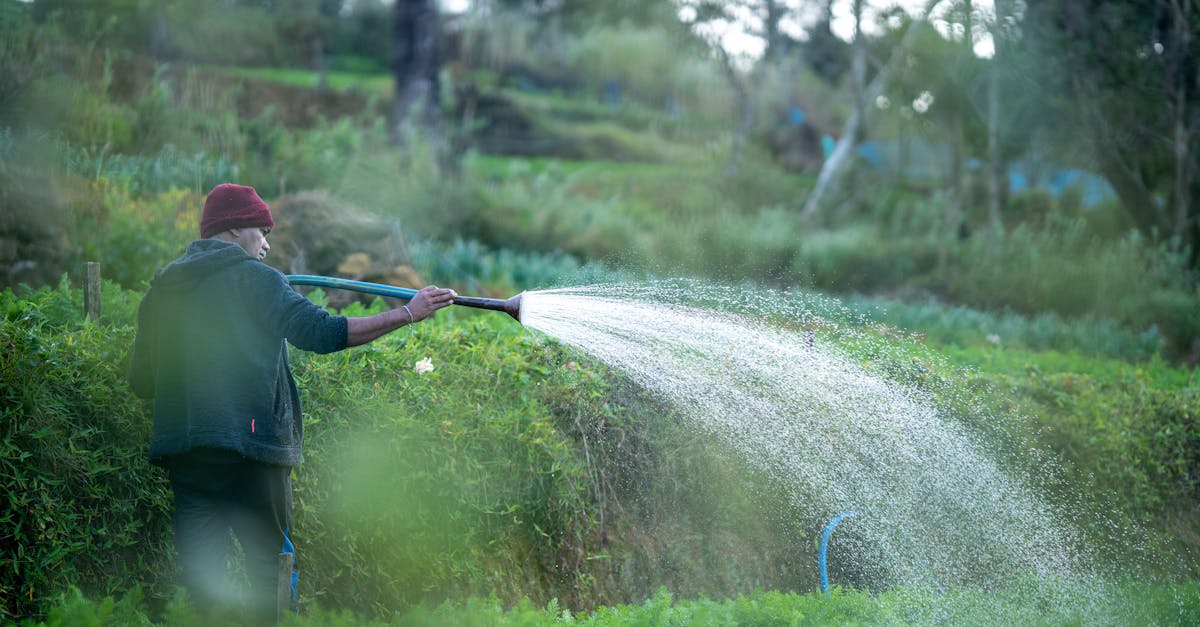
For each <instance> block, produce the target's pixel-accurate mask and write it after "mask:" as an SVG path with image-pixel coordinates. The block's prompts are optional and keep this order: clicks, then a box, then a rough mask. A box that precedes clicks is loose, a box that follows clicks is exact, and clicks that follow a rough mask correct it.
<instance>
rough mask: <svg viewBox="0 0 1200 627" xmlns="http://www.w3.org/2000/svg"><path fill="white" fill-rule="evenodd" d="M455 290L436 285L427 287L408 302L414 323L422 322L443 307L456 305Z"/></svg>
mask: <svg viewBox="0 0 1200 627" xmlns="http://www.w3.org/2000/svg"><path fill="white" fill-rule="evenodd" d="M455 296H458V294H457V293H455V291H454V290H452V289H449V288H444V287H438V286H436V285H427V286H425V287H423V288H421V290H420V291H418V292H417V294H416V296H413V297H412V300H410V301H408V310H409V311H411V312H412V317H413V322H420V321H422V320H424V319H426V318H428V317H430V316H432V315H433V314H434V313H436V312H437V310H439V309H441V308H442V307H446V306H448V305H452V304H454V297H455Z"/></svg>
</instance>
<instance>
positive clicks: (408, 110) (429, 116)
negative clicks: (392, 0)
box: [392, 0, 442, 143]
mask: <svg viewBox="0 0 1200 627" xmlns="http://www.w3.org/2000/svg"><path fill="white" fill-rule="evenodd" d="M438 22H439V20H438V7H437V2H436V0H396V8H395V61H394V63H395V66H394V68H393V71H394V76H395V82H396V86H395V87H396V101H395V104H394V108H393V110H392V113H393V120H392V129H393V132H394V133H395V135H394V139H395V140H396V141H397V142H403V141H404V134H405V132H406V130H408V129H412V130H414V131H416V132H419V133H421V134H422V135H424V136H426V137H427V138H430V139H432V140H433V141H434V142H435V143H440V140H441V132H442V117H441V98H440V94H441V84H440V81H439V74H440V72H441V53H440V47H439V40H438V39H439V36H440V32H439V26H438Z"/></svg>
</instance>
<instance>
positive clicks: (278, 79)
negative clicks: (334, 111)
mask: <svg viewBox="0 0 1200 627" xmlns="http://www.w3.org/2000/svg"><path fill="white" fill-rule="evenodd" d="M232 71H233V73H234V74H235V75H237V76H244V77H246V78H252V79H255V80H263V81H271V82H275V83H282V84H284V85H294V86H297V87H311V88H314V89H315V88H317V87H318V86H319V84H320V75H319V74H318V73H317V72H315V71H312V70H301V69H289V68H252V67H238V68H235V69H233V70H232ZM325 80H326V81H327V83H326V85H327V86H328V87H329V88H330V89H336V90H348V89H354V90H358V91H362V92H365V93H368V94H375V95H378V96H388V95H390V94H391V93H392V86H393V84H394V81H393V78H392V76H391V75H390V74H360V73H357V72H343V71H337V70H330V71H327V72H325Z"/></svg>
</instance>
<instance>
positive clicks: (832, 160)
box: [800, 0, 942, 222]
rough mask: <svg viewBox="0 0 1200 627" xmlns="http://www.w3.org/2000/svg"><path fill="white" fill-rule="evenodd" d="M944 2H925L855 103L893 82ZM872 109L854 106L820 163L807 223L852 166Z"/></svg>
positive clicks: (803, 213)
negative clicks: (917, 36)
mask: <svg viewBox="0 0 1200 627" xmlns="http://www.w3.org/2000/svg"><path fill="white" fill-rule="evenodd" d="M859 1H861V0H859ZM941 2H942V0H930V1H929V2H927V3H926V5H925V9H924V11H923V12H922V13H921V14H920V15H919V16H917V17H915V18H913V21H912V23H911V24H909V26H908V31H906V32H905V33H904V37H903V38H902V39H901V40H900V43H899V44H897V45H896V47H895V48H893V49H892V53H891V55H890V56H889V57H888V60H887V63H886V64H884V66H883V67H882V68H880V70H879V73H878V74H876V75H875V78H874V80H872V81H871V84H870V85H868V86H867V87H866V89H865V90H862V92H860V93H859V94H857V96H856V97H857V100H856V104H860V103H867V102H874V101H875V99H876V98H877V97H878V96H879V95H881V94H882V93H883V91H884V89H886V88H887V85H888V83H889V82H890V81H891V75H892V73H893V72H895V70H896V67H897V66H898V65H899V64H900V63H901V62H902V61H903V59H904V57H905V56H906V55H907V53H908V48H909V47H910V46H912V44H913V40H914V39H915V38H916V34H917V32H918V30H919V29H921V28H923V27H924V23H925V19H926V18H927V17H928V16H929V13H930V11H932V10H933V9H934V8H935V7H937V5H939V4H941ZM856 38H857V35H856ZM855 54H856V55H857V54H858V50H857V49H856V50H855ZM869 111H871V109H870V108H867V107H866V106H862V107H859V106H855V108H854V113H852V114H851V115H850V119H849V120H847V121H846V128H845V129H844V130H843V131H842V136H841V137H840V138H838V142H837V146H836V147H835V148H834V149H833V154H832V155H830V157H829V158H828V159H826V160H825V163H823V164H822V165H821V172H820V174H818V175H817V184H816V185H815V186H814V187H813V191H812V193H811V194H809V195H808V199H807V200H806V201H805V202H804V208H803V209H801V211H800V217H801V219H802V220H804V221H806V222H808V221H811V220H812V219H813V218H814V217H815V216H816V215H817V213H818V212H819V210H820V209H821V208H822V206H823V205H824V203H825V202H826V197H827V196H828V195H829V193H830V191H831V190H832V188H833V187H835V186H836V184H837V182H838V181H839V180H840V179H841V177H842V175H843V173H844V172H845V170H846V167H847V166H849V165H850V163H851V161H852V160H851V159H850V156H851V155H852V154H853V151H854V147H855V146H856V145H857V144H858V141H859V139H860V136H861V134H862V132H863V129H864V128H866V124H867V122H868V120H867V115H868V112H869Z"/></svg>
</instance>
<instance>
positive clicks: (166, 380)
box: [129, 239, 346, 466]
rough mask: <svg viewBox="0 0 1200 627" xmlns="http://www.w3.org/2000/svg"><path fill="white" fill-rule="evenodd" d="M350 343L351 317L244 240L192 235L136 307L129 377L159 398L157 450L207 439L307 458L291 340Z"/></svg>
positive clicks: (273, 456)
mask: <svg viewBox="0 0 1200 627" xmlns="http://www.w3.org/2000/svg"><path fill="white" fill-rule="evenodd" d="M285 340H286V341H287V342H290V343H291V344H292V345H294V346H296V347H297V348H301V349H305V350H310V351H314V352H317V353H330V352H333V351H338V350H342V349H343V348H346V319H345V318H342V317H338V316H332V315H330V314H329V312H327V311H325V310H324V309H321V308H320V307H318V306H316V305H315V304H313V303H312V302H311V301H309V300H308V299H307V298H305V297H303V296H301V295H300V294H298V293H296V292H295V291H294V290H292V288H291V286H290V285H289V284H288V282H287V278H286V277H284V276H283V274H281V273H280V272H279V271H278V270H275V269H274V268H272V267H270V266H268V265H266V264H263V263H261V262H260V261H258V260H257V259H254V258H253V257H251V256H250V255H248V254H246V252H245V251H244V250H242V248H241V247H240V246H238V245H236V244H232V243H229V242H224V241H221V240H216V239H203V240H197V241H195V242H192V243H191V244H189V245H188V247H187V250H186V251H185V252H184V254H183V256H182V257H180V258H179V259H177V260H175V261H173V262H171V263H170V264H168V265H166V266H164V267H163V268H162V269H160V270H159V271H158V272H157V273H155V275H154V279H153V280H152V281H151V283H150V289H149V291H147V292H146V296H145V297H144V298H143V299H142V304H141V307H140V308H139V309H138V332H137V340H136V341H135V343H134V351H133V360H132V363H131V365H130V371H129V381H130V384H131V386H132V387H133V391H134V392H135V393H136V394H137V395H138V396H141V397H143V398H152V399H154V432H153V434H152V435H151V438H150V459H151V461H153V462H155V463H160V464H161V463H166V462H167V461H168V458H170V457H171V456H174V455H180V454H183V453H187V452H188V451H190V450H192V449H195V448H198V447H203V448H218V449H224V450H229V451H233V452H236V453H240V454H241V455H243V456H245V457H247V458H249V459H253V460H256V461H260V462H264V463H268V464H281V465H288V466H294V465H296V464H299V463H300V461H301V459H302V458H301V454H300V444H301V439H302V436H303V429H304V426H303V422H302V420H301V416H300V397H299V394H298V392H297V390H296V381H295V379H293V378H292V371H291V365H290V364H289V362H288V352H287V344H286V343H285Z"/></svg>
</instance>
